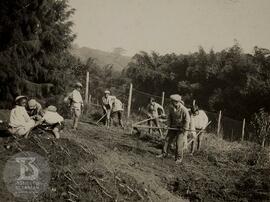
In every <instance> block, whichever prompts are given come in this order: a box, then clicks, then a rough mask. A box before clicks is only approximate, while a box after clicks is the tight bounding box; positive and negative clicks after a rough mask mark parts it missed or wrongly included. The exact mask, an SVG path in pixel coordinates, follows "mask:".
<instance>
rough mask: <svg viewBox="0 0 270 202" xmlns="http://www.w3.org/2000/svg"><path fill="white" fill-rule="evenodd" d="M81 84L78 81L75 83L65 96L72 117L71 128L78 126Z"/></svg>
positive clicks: (80, 107) (80, 111) (81, 106)
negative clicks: (73, 87)
mask: <svg viewBox="0 0 270 202" xmlns="http://www.w3.org/2000/svg"><path fill="white" fill-rule="evenodd" d="M82 87H83V85H82V84H81V83H80V82H77V83H76V84H75V89H74V90H73V91H72V92H71V93H70V94H69V95H68V97H66V98H65V102H68V103H69V106H70V108H71V114H72V119H73V129H75V130H76V129H77V128H78V123H79V119H80V116H81V113H82V108H83V99H82V96H81V93H80V91H81V89H82Z"/></svg>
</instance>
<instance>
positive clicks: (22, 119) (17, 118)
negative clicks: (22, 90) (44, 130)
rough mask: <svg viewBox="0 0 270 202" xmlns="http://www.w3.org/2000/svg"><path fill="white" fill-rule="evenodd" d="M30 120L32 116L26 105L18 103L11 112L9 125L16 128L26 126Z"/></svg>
mask: <svg viewBox="0 0 270 202" xmlns="http://www.w3.org/2000/svg"><path fill="white" fill-rule="evenodd" d="M29 121H32V119H31V118H30V116H29V115H28V114H27V111H26V109H25V107H22V106H19V105H16V107H15V108H13V109H12V110H11V112H10V120H9V125H10V126H12V127H14V128H16V127H21V126H23V127H24V126H26V125H27V123H28V122H29Z"/></svg>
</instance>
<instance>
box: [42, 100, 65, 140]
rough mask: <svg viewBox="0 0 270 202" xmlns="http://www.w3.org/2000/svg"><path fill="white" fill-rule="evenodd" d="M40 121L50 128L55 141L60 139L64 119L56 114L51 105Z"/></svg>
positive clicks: (54, 108)
mask: <svg viewBox="0 0 270 202" xmlns="http://www.w3.org/2000/svg"><path fill="white" fill-rule="evenodd" d="M42 121H43V122H44V124H45V125H46V126H49V127H50V128H52V132H53V134H54V136H55V137H56V139H59V138H60V133H59V132H60V131H61V130H63V128H64V124H63V122H64V118H63V117H62V116H61V115H59V114H58V113H57V108H56V107H55V106H53V105H50V106H49V107H48V108H47V109H46V110H45V113H44V116H43V117H42Z"/></svg>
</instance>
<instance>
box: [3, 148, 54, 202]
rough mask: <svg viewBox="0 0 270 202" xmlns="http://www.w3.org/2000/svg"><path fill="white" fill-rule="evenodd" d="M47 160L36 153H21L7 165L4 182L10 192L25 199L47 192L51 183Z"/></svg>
mask: <svg viewBox="0 0 270 202" xmlns="http://www.w3.org/2000/svg"><path fill="white" fill-rule="evenodd" d="M50 177H51V175H50V168H49V164H48V162H47V160H46V159H45V158H43V157H42V156H40V155H39V154H37V153H34V152H20V153H17V154H15V155H14V156H12V157H11V158H10V159H9V160H8V162H7V163H6V165H5V169H4V175H3V178H4V181H5V183H6V186H7V189H8V191H10V192H11V193H12V194H14V196H16V197H19V198H24V199H31V198H35V197H37V196H38V195H39V194H41V193H43V192H45V191H46V189H47V188H48V186H49V181H50Z"/></svg>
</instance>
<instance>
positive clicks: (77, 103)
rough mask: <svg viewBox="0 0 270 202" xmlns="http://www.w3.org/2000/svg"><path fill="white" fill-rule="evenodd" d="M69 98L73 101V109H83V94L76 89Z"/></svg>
mask: <svg viewBox="0 0 270 202" xmlns="http://www.w3.org/2000/svg"><path fill="white" fill-rule="evenodd" d="M69 98H70V99H71V100H72V106H73V107H76V108H81V105H82V104H83V99H82V96H81V93H80V92H79V91H78V90H77V89H74V90H73V91H72V92H71V93H70V95H69Z"/></svg>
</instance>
